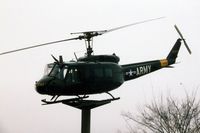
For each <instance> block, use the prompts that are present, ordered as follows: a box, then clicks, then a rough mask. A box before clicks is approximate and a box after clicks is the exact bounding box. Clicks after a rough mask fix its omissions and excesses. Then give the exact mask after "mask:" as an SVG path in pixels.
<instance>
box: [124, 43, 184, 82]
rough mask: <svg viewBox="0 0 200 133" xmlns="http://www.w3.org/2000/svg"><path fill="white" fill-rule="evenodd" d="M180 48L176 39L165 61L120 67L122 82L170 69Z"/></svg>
mask: <svg viewBox="0 0 200 133" xmlns="http://www.w3.org/2000/svg"><path fill="white" fill-rule="evenodd" d="M180 46H181V39H177V41H176V43H175V45H174V46H173V48H172V49H171V51H170V53H169V54H168V56H167V58H166V59H161V60H153V61H146V62H141V63H134V64H127V65H122V66H121V67H122V68H123V73H124V81H128V80H131V79H135V78H138V77H141V76H144V75H146V74H149V73H151V72H154V71H156V70H159V69H161V68H171V66H170V65H172V64H174V63H175V62H176V58H177V56H178V52H179V49H180Z"/></svg>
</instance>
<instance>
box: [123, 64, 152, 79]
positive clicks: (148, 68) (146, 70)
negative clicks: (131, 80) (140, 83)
mask: <svg viewBox="0 0 200 133" xmlns="http://www.w3.org/2000/svg"><path fill="white" fill-rule="evenodd" d="M150 72H151V65H146V66H140V67H136V70H135V71H133V70H132V69H129V71H127V72H126V73H125V74H126V75H127V76H129V77H132V76H134V75H136V76H141V75H144V74H147V73H150Z"/></svg>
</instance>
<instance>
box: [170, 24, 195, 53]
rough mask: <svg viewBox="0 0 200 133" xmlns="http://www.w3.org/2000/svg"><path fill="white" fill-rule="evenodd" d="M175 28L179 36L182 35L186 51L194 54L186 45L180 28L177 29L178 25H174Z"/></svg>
mask: <svg viewBox="0 0 200 133" xmlns="http://www.w3.org/2000/svg"><path fill="white" fill-rule="evenodd" d="M174 28H175V29H176V31H177V32H178V34H179V35H180V37H181V40H183V43H184V45H185V47H186V49H187V50H188V52H189V53H190V54H192V52H191V50H190V48H189V46H188V45H187V43H186V41H185V39H184V38H183V35H182V34H181V32H180V30H179V29H178V27H177V26H176V25H174Z"/></svg>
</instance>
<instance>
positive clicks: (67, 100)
mask: <svg viewBox="0 0 200 133" xmlns="http://www.w3.org/2000/svg"><path fill="white" fill-rule="evenodd" d="M88 97H89V96H83V97H80V96H78V97H76V98H70V99H63V100H53V101H52V100H51V101H47V100H46V99H42V100H41V101H42V102H43V104H42V105H48V104H55V103H62V102H73V101H80V100H83V99H85V98H88Z"/></svg>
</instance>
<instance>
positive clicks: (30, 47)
mask: <svg viewBox="0 0 200 133" xmlns="http://www.w3.org/2000/svg"><path fill="white" fill-rule="evenodd" d="M77 39H81V38H80V37H76V38H70V39H64V40H59V41H53V42H48V43H43V44H39V45H33V46H29V47H25V48H20V49H15V50H11V51H7V52H3V53H0V55H4V54H9V53H14V52H18V51H22V50H27V49H32V48H36V47H41V46H45V45H50V44H55V43H60V42H65V41H70V40H77Z"/></svg>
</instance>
